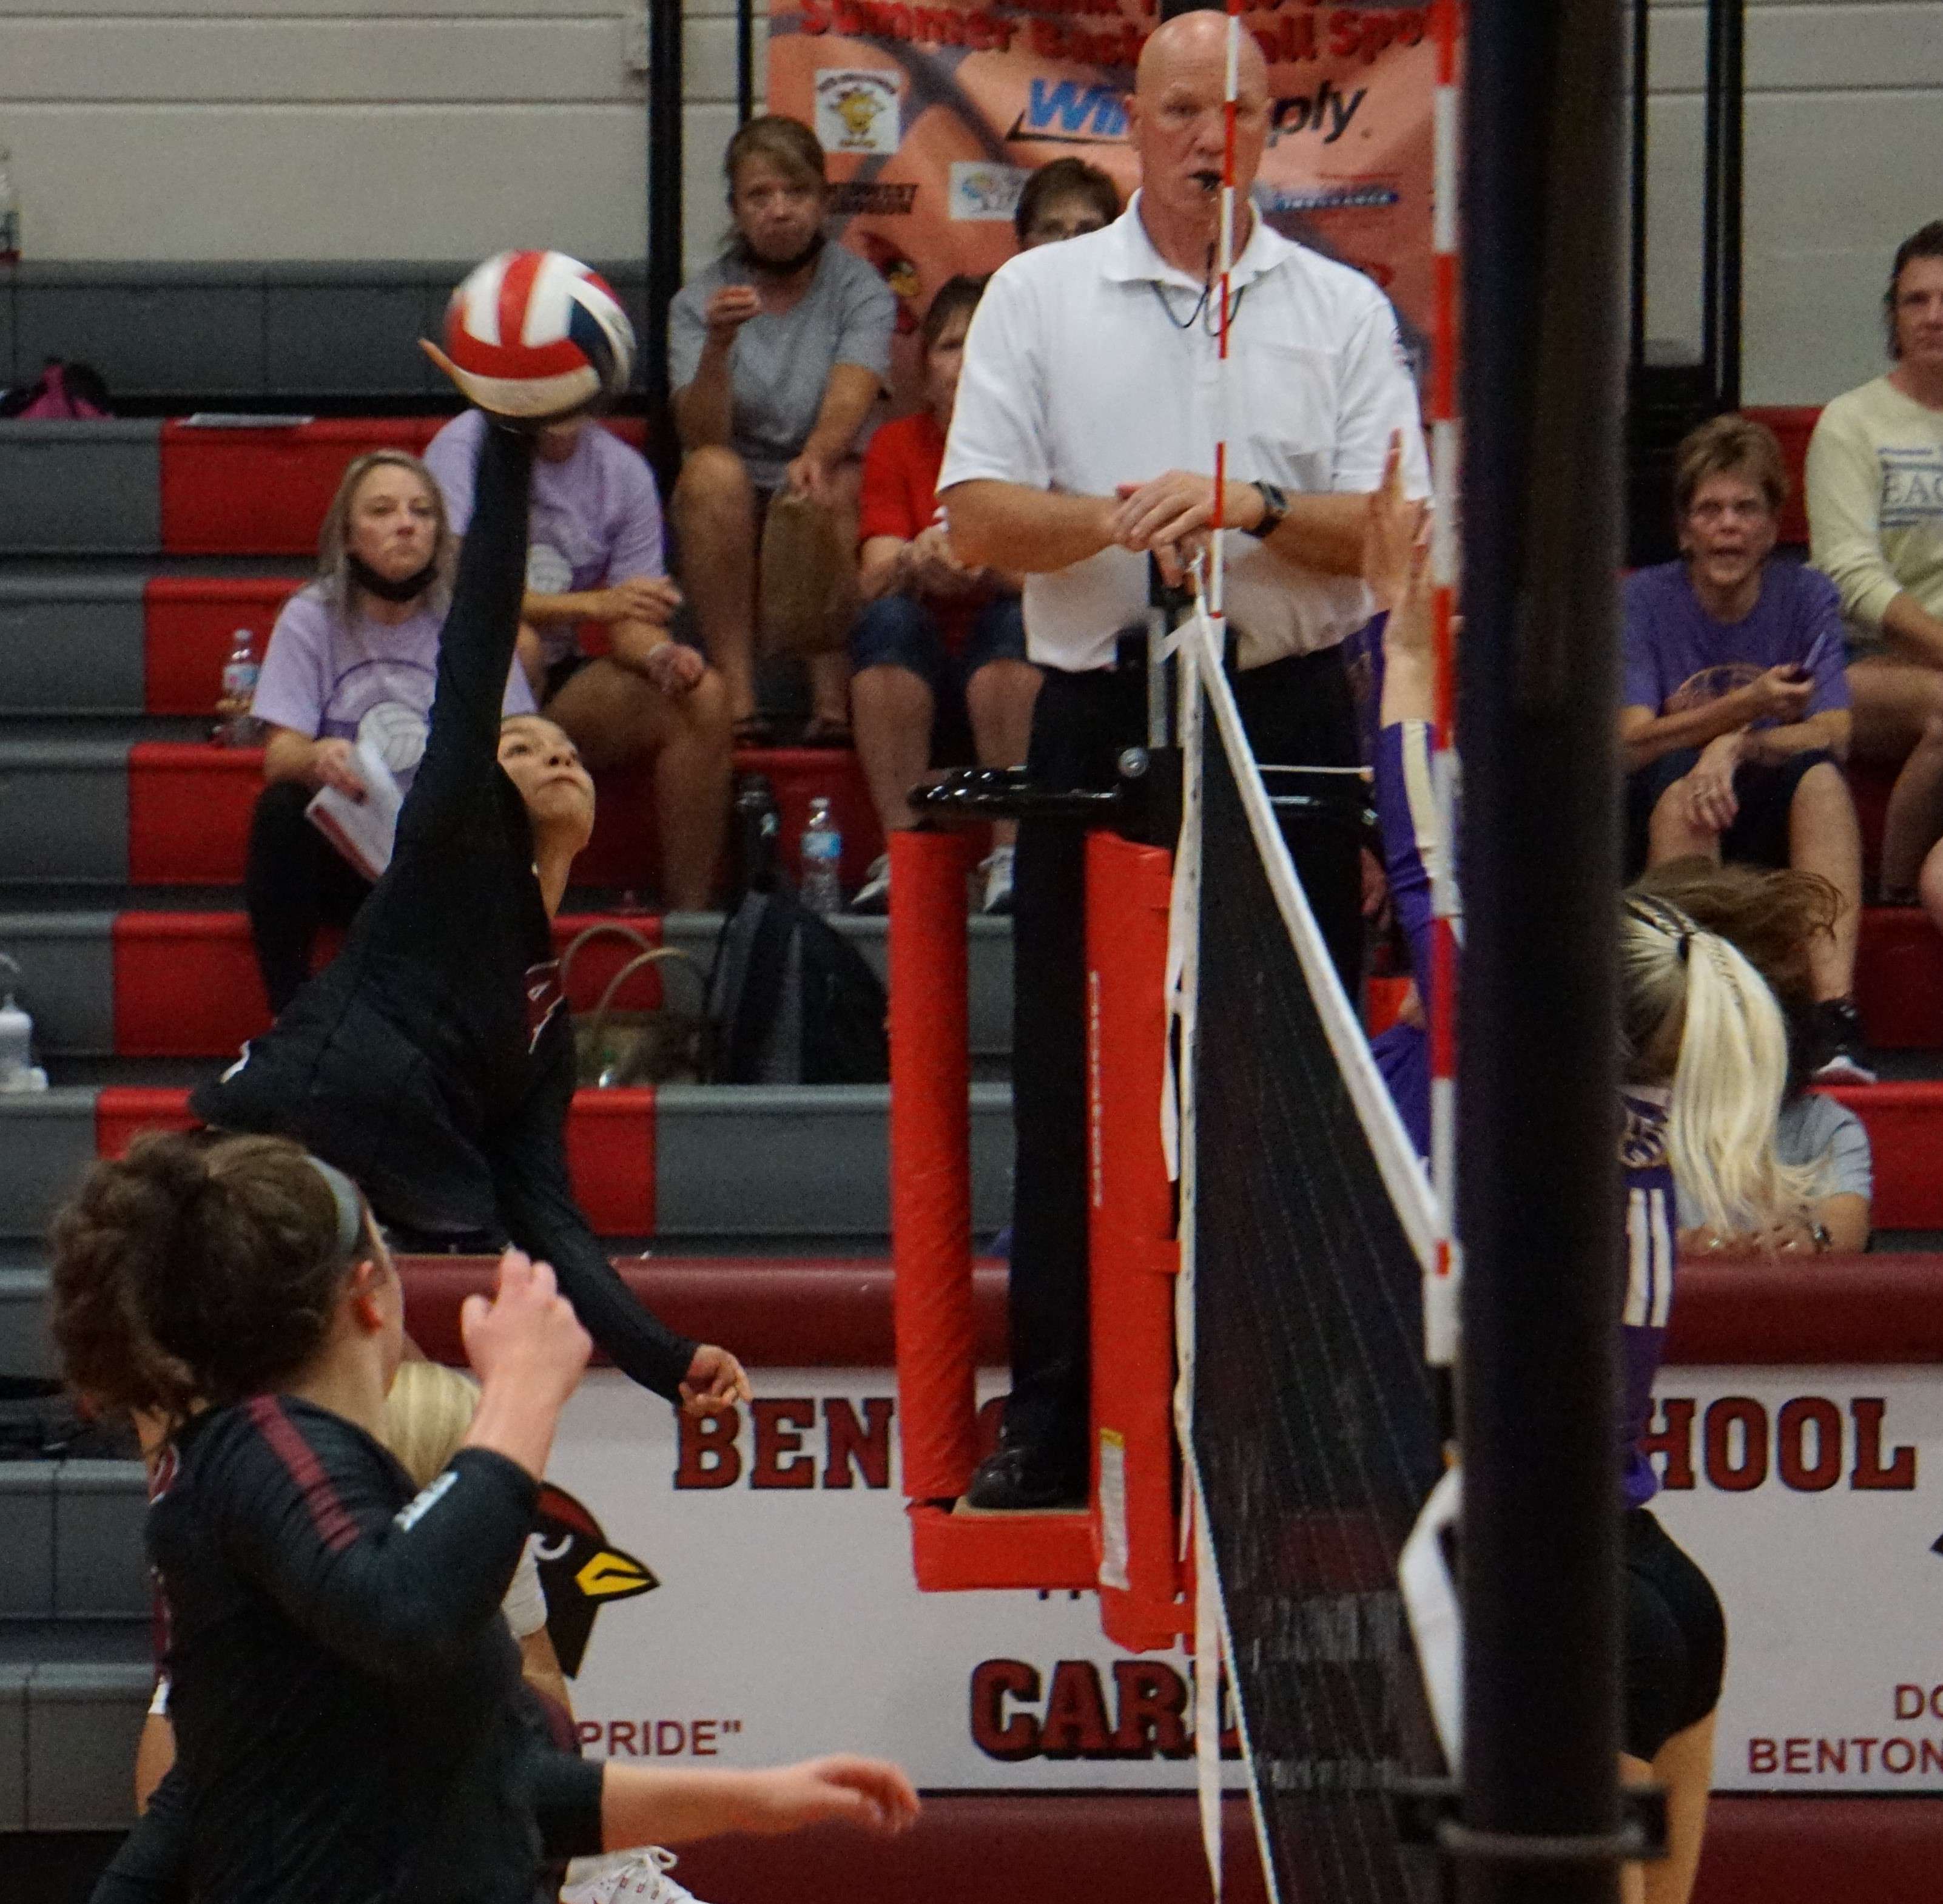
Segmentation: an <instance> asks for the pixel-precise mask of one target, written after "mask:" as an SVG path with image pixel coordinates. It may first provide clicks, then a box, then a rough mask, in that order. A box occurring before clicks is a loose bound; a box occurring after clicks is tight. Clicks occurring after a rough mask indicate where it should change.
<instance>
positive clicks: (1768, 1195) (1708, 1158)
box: [1620, 898, 1819, 1236]
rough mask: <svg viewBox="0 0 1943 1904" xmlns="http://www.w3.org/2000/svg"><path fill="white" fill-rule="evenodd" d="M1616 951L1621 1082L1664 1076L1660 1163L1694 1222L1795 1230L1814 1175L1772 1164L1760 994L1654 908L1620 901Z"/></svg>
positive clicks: (1774, 1033) (1774, 1108)
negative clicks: (1686, 1200)
mask: <svg viewBox="0 0 1943 1904" xmlns="http://www.w3.org/2000/svg"><path fill="white" fill-rule="evenodd" d="M1621 946H1622V950H1621V959H1620V965H1621V970H1622V975H1623V982H1624V986H1625V997H1624V1000H1623V1003H1622V1022H1623V1024H1624V1027H1625V1043H1626V1047H1627V1056H1628V1069H1629V1073H1630V1075H1631V1079H1632V1081H1634V1082H1635V1083H1665V1082H1667V1073H1668V1070H1670V1071H1671V1083H1672V1087H1673V1088H1672V1094H1671V1104H1670V1107H1669V1109H1668V1116H1667V1154H1668V1158H1669V1159H1670V1160H1671V1163H1672V1165H1673V1172H1674V1176H1675V1178H1677V1180H1678V1181H1679V1183H1680V1186H1681V1189H1682V1190H1684V1191H1685V1192H1686V1193H1687V1196H1689V1197H1690V1199H1692V1201H1693V1203H1694V1204H1695V1205H1696V1207H1697V1208H1698V1209H1699V1213H1700V1218H1701V1221H1702V1223H1704V1224H1705V1225H1706V1227H1708V1229H1710V1230H1713V1231H1714V1233H1716V1234H1717V1235H1720V1236H1736V1235H1745V1234H1748V1233H1756V1234H1757V1233H1760V1232H1762V1231H1763V1230H1770V1229H1773V1228H1774V1227H1777V1226H1779V1225H1783V1224H1794V1223H1798V1222H1800V1221H1804V1220H1805V1219H1806V1216H1807V1215H1808V1212H1809V1204H1810V1202H1811V1201H1812V1199H1813V1197H1814V1196H1815V1194H1816V1187H1817V1184H1818V1181H1819V1172H1818V1171H1816V1170H1815V1169H1812V1168H1810V1169H1797V1168H1794V1167H1791V1166H1790V1165H1786V1164H1784V1163H1782V1162H1781V1160H1780V1159H1779V1157H1777V1156H1776V1154H1775V1148H1774V1136H1775V1121H1776V1118H1777V1116H1779V1113H1780V1110H1781V1101H1782V1094H1783V1092H1785V1090H1786V1089H1787V1084H1788V1027H1787V1024H1786V1021H1785V1019H1784V1018H1782V1012H1781V1007H1780V1006H1779V1005H1778V1004H1776V1002H1775V998H1774V994H1773V992H1771V991H1770V990H1769V989H1768V987H1767V982H1766V981H1764V980H1763V978H1761V976H1760V973H1759V972H1757V971H1755V969H1754V967H1753V966H1751V964H1749V963H1748V960H1746V959H1745V957H1743V956H1742V954H1740V953H1739V951H1738V950H1736V949H1735V947H1733V945H1732V944H1730V943H1729V942H1728V941H1727V940H1726V939H1724V938H1721V937H1720V936H1719V935H1717V933H1714V932H1702V931H1701V930H1700V929H1699V927H1698V926H1696V925H1695V924H1694V923H1693V921H1692V920H1690V919H1689V918H1688V917H1687V916H1686V914H1684V913H1682V912H1681V911H1679V910H1678V909H1677V907H1674V906H1671V905H1669V904H1667V903H1666V902H1665V901H1650V900H1641V899H1639V898H1635V899H1633V900H1631V901H1628V904H1627V907H1626V911H1625V922H1624V929H1623V933H1622V941H1621Z"/></svg>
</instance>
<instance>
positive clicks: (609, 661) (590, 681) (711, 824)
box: [425, 410, 729, 911]
mask: <svg viewBox="0 0 1943 1904" xmlns="http://www.w3.org/2000/svg"><path fill="white" fill-rule="evenodd" d="M486 428H487V421H486V419H485V417H484V416H483V415H482V414H481V413H480V412H479V411H477V410H468V411H466V412H465V414H464V415H463V416H456V417H454V418H453V420H452V421H451V422H450V423H448V424H447V425H446V426H445V427H444V428H443V429H442V430H440V431H439V433H438V434H437V435H436V436H435V437H434V438H432V440H431V444H430V445H429V446H428V448H427V449H426V450H425V464H426V466H427V467H428V468H429V469H430V470H431V473H432V474H433V475H434V477H435V478H437V481H438V485H439V487H440V490H441V491H442V492H443V493H444V497H445V505H446V508H447V511H449V512H450V516H451V520H452V527H453V533H454V534H455V535H459V536H463V535H464V534H465V530H466V525H467V524H468V523H469V522H470V521H471V517H472V473H473V469H474V465H476V464H477V461H478V459H479V444H480V438H481V437H482V436H483V434H484V432H485V430H486ZM533 447H534V456H533V505H532V508H531V511H530V514H529V521H528V527H527V544H526V597H525V599H524V600H523V602H522V603H521V604H520V623H521V625H520V662H521V665H523V667H525V668H526V669H527V671H528V673H529V677H530V678H531V679H532V680H533V692H534V693H535V695H536V696H537V697H538V698H539V701H540V703H541V705H542V708H543V709H544V711H545V714H546V716H547V718H548V720H553V721H557V723H559V724H560V726H561V727H562V728H563V729H565V730H566V732H567V733H568V734H569V735H571V736H572V740H573V744H574V745H575V746H576V748H579V750H580V757H581V759H582V761H583V762H584V763H585V764H586V766H588V769H590V770H591V772H595V773H603V772H606V771H607V770H608V769H610V768H614V767H619V766H623V765H625V763H628V762H629V761H631V760H652V762H653V763H654V776H655V786H654V805H655V821H656V834H657V839H658V843H659V846H660V849H661V898H662V900H663V901H664V903H665V904H667V905H668V906H670V907H675V908H677V909H679V910H681V911H701V910H702V909H704V908H705V907H707V906H708V904H710V903H711V901H712V900H713V898H714V894H715V872H716V867H717V862H718V861H720V858H721V854H722V841H723V833H724V831H725V829H726V827H727V825H728V820H729V696H728V689H727V688H726V686H725V685H724V684H723V680H722V677H721V676H720V674H717V672H716V671H714V669H713V668H711V667H709V666H708V663H707V662H705V661H704V660H703V659H702V657H701V655H700V654H699V653H697V652H696V651H695V650H694V649H693V648H691V647H689V646H687V645H686V643H683V642H680V641H677V640H676V639H675V638H674V636H673V635H672V634H671V633H670V632H669V629H668V623H669V619H670V618H671V616H673V614H674V611H675V610H676V609H677V608H678V607H680V603H681V596H680V592H679V591H677V588H675V586H674V584H673V583H672V582H670V581H669V580H668V572H667V568H666V566H665V564H664V562H663V560H662V557H661V498H660V497H659V496H658V495H657V494H656V493H655V478H654V472H653V471H652V470H650V469H649V468H648V465H647V464H646V462H644V461H643V459H642V458H641V457H640V455H639V454H638V453H637V452H636V451H635V450H632V449H631V448H630V447H628V444H625V443H623V442H622V441H621V440H620V438H618V437H617V436H615V435H614V434H613V433H612V431H609V430H605V429H603V428H600V425H598V424H597V423H594V422H592V420H591V419H589V418H587V417H584V416H583V417H578V418H576V419H574V420H573V421H572V422H566V423H556V424H554V425H551V427H550V428H546V429H544V430H542V431H540V432H539V435H538V437H537V438H536V440H535V442H534V446H533ZM585 622H595V623H598V624H600V625H601V626H602V627H603V628H604V629H605V631H606V638H607V653H606V654H604V655H598V656H591V655H588V654H586V653H583V652H582V648H581V646H580V642H579V634H578V630H579V627H580V625H582V623H585Z"/></svg>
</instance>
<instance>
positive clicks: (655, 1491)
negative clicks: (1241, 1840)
mask: <svg viewBox="0 0 1943 1904" xmlns="http://www.w3.org/2000/svg"><path fill="white" fill-rule="evenodd" d="M756 1381H757V1389H758V1392H759V1399H757V1402H755V1404H754V1407H753V1408H742V1409H740V1410H738V1411H736V1413H735V1417H734V1420H733V1421H732V1423H729V1422H728V1421H727V1419H726V1417H725V1418H723V1423H720V1424H718V1423H712V1422H711V1423H696V1422H692V1421H689V1422H686V1423H682V1424H680V1426H679V1427H678V1426H677V1423H676V1421H675V1420H674V1417H673V1416H672V1414H671V1413H670V1411H668V1409H667V1408H665V1407H664V1406H663V1405H661V1403H659V1402H656V1401H655V1400H654V1399H652V1397H650V1396H645V1395H643V1393H642V1392H641V1391H640V1390H639V1389H638V1388H637V1387H634V1384H633V1383H631V1382H629V1381H628V1380H626V1378H625V1377H622V1376H620V1375H618V1374H613V1373H612V1372H611V1371H605V1370H603V1371H596V1372H595V1373H594V1374H591V1375H590V1376H589V1377H588V1379H587V1380H585V1382H584V1383H582V1387H581V1391H580V1393H579V1395H577V1396H576V1397H575V1399H574V1400H573V1402H572V1404H571V1405H570V1406H569V1408H568V1410H567V1413H566V1417H565V1418H564V1419H563V1422H562V1424H561V1428H560V1436H559V1438H558V1439H557V1442H555V1444H554V1454H553V1460H552V1463H551V1466H550V1467H549V1469H548V1479H549V1481H550V1482H551V1483H552V1484H554V1485H551V1486H550V1487H549V1488H548V1491H547V1494H546V1495H545V1497H543V1500H542V1530H541V1531H542V1545H541V1547H540V1549H539V1552H540V1555H541V1575H542V1580H543V1581H544V1582H545V1586H546V1590H547V1603H548V1628H549V1630H550V1631H551V1632H552V1634H553V1637H554V1645H555V1647H556V1648H557V1650H558V1651H560V1654H561V1660H562V1663H563V1665H564V1666H566V1667H567V1669H568V1670H569V1673H570V1675H572V1681H571V1689H572V1694H573V1703H574V1710H575V1714H576V1717H577V1718H579V1721H580V1724H581V1736H582V1739H583V1740H585V1750H586V1751H587V1752H588V1753H589V1754H591V1755H595V1756H608V1757H615V1758H652V1759H656V1760H661V1761H668V1762H670V1763H688V1764H692V1763H693V1762H694V1761H695V1760H696V1759H697V1758H720V1759H721V1760H723V1761H724V1762H726V1763H730V1764H750V1765H754V1764H770V1763H773V1762H775V1761H778V1760H782V1759H790V1758H805V1757H809V1756H811V1755H814V1754H815V1753H818V1752H833V1751H836V1750H840V1749H848V1750H854V1751H861V1752H878V1753H882V1754H884V1755H887V1756H889V1757H891V1758H895V1759H896V1760H898V1762H899V1763H900V1764H902V1765H904V1767H905V1768H906V1769H907V1770H908V1771H909V1772H910V1774H911V1776H912V1777H913V1779H914V1780H916V1783H918V1784H919V1786H922V1787H925V1789H930V1790H934V1791H935V1790H940V1789H961V1790H962V1789H972V1788H975V1787H981V1786H982V1787H986V1788H988V1789H989V1788H998V1789H1008V1790H1056V1789H1063V1788H1070V1787H1073V1786H1090V1787H1094V1788H1105V1787H1113V1788H1120V1789H1125V1788H1134V1789H1166V1788H1175V1787H1183V1786H1185V1787H1192V1786H1193V1783H1194V1736H1193V1721H1194V1698H1193V1687H1192V1686H1191V1684H1190V1683H1189V1666H1188V1663H1187V1661H1186V1658H1185V1657H1183V1655H1182V1654H1179V1653H1168V1654H1131V1653H1124V1652H1122V1651H1120V1650H1119V1648H1116V1647H1115V1646H1114V1645H1112V1644H1111V1643H1110V1641H1107V1639H1106V1638H1104V1637H1103V1635H1101V1633H1100V1612H1099V1606H1098V1603H1097V1601H1096V1600H1095V1599H1094V1596H1093V1595H1091V1594H1068V1593H1064V1592H1061V1593H1055V1594H1051V1595H1046V1596H1045V1597H1044V1598H1042V1597H1041V1596H1039V1595H1037V1594H1033V1593H1027V1592H1004V1593H998V1592H993V1593H920V1592H919V1591H918V1590H917V1588H916V1584H915V1583H914V1582H913V1579H912V1576H911V1559H910V1534H909V1533H908V1532H907V1528H906V1523H905V1519H904V1497H903V1495H902V1494H901V1492H899V1491H898V1466H897V1433H896V1405H895V1393H896V1382H895V1378H894V1377H892V1374H891V1373H890V1372H889V1371H888V1370H886V1371H883V1372H882V1373H881V1374H879V1373H876V1372H873V1371H867V1370H865V1371H858V1370H843V1371H832V1370H828V1369H823V1370H807V1369H806V1370H798V1371H789V1370H785V1369H763V1370H762V1371H759V1373H758V1374H757V1377H756ZM644 1582H645V1583H644ZM1224 1743H1225V1745H1226V1749H1227V1752H1228V1754H1229V1756H1231V1757H1233V1756H1238V1755H1239V1743H1238V1742H1237V1741H1236V1740H1235V1739H1233V1738H1232V1737H1228V1738H1227V1739H1226V1740H1225V1741H1224ZM1231 1776H1232V1778H1233V1779H1234V1780H1235V1783H1237V1784H1238V1785H1239V1783H1240V1773H1239V1766H1237V1767H1234V1768H1232V1773H1231Z"/></svg>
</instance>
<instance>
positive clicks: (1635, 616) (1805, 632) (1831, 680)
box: [1620, 562, 1849, 726]
mask: <svg viewBox="0 0 1943 1904" xmlns="http://www.w3.org/2000/svg"><path fill="white" fill-rule="evenodd" d="M1846 661H1847V650H1846V646H1845V643H1844V638H1843V628H1842V602H1841V597H1840V596H1839V595H1838V594H1837V593H1836V592H1835V585H1834V583H1833V582H1831V581H1830V580H1829V579H1828V577H1827V576H1825V575H1822V574H1821V573H1818V572H1817V571H1816V570H1813V569H1809V568H1803V567H1801V566H1800V564H1797V563H1794V562H1770V563H1769V564H1768V565H1767V567H1766V568H1765V569H1763V570H1762V571H1761V585H1760V595H1759V597H1757V599H1756V600H1755V603H1754V607H1752V608H1751V610H1749V611H1748V613H1747V615H1746V616H1745V617H1744V618H1743V619H1742V620H1740V621H1738V622H1717V621H1716V620H1714V618H1713V616H1711V615H1709V614H1708V613H1707V611H1706V610H1705V609H1704V608H1703V607H1701V605H1700V598H1699V596H1698V595H1696V594H1695V593H1694V592H1693V582H1691V581H1690V579H1688V576H1687V565H1686V564H1685V563H1684V562H1662V563H1661V564H1659V566H1658V567H1656V568H1650V569H1641V570H1639V571H1638V573H1636V574H1634V575H1631V576H1628V577H1627V578H1626V585H1625V686H1624V689H1622V693H1621V696H1620V700H1621V703H1622V705H1624V706H1625V707H1628V708H1645V709H1647V711H1648V712H1649V713H1650V714H1653V716H1654V717H1656V718H1658V717H1660V716H1662V715H1664V714H1685V713H1687V711H1689V710H1690V709H1692V708H1702V707H1705V705H1707V704H1708V702H1711V701H1717V700H1718V699H1720V697H1721V696H1723V695H1724V694H1731V693H1733V691H1734V689H1736V688H1740V687H1745V686H1747V684H1748V683H1749V682H1750V681H1752V680H1756V679H1757V678H1758V677H1760V675H1762V674H1765V673H1766V672H1767V670H1768V669H1769V668H1782V667H1788V666H1793V667H1797V668H1803V669H1804V670H1805V671H1806V672H1807V673H1808V674H1810V675H1811V676H1812V677H1813V679H1814V682H1815V690H1814V693H1813V694H1812V695H1811V696H1809V702H1808V708H1807V713H1806V714H1804V715H1803V719H1804V720H1806V718H1807V717H1808V716H1809V715H1811V714H1823V713H1826V712H1827V711H1828V710H1829V709H1831V708H1846V706H1847V705H1849V683H1848V677H1847V676H1846V674H1844V673H1843V668H1844V665H1846ZM1757 724H1758V725H1761V726H1773V723H1772V722H1771V721H1769V722H1763V723H1757Z"/></svg>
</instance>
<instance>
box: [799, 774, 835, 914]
mask: <svg viewBox="0 0 1943 1904" xmlns="http://www.w3.org/2000/svg"><path fill="white" fill-rule="evenodd" d="M842 861H843V834H840V833H839V832H838V831H836V821H834V820H833V819H832V818H830V803H829V801H828V800H825V799H824V798H823V797H821V795H819V796H818V797H817V798H816V799H815V800H812V801H811V802H810V803H809V825H807V826H806V827H805V828H803V895H802V896H803V904H805V905H806V906H807V907H809V909H810V911H812V912H821V913H832V912H841V911H843V884H842V880H841V877H840V873H839V870H838V869H839V868H840V864H841V863H842Z"/></svg>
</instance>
